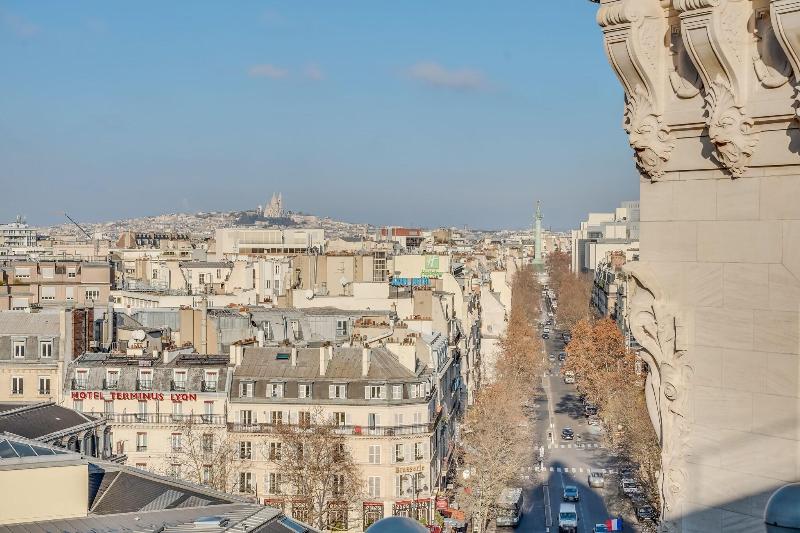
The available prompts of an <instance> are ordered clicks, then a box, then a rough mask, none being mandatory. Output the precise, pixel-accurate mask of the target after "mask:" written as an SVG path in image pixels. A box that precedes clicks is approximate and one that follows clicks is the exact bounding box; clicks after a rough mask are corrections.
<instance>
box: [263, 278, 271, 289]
mask: <svg viewBox="0 0 800 533" xmlns="http://www.w3.org/2000/svg"><path fill="white" fill-rule="evenodd" d="M269 282H270V280H268V279H265V280H264V288H265V289H269Z"/></svg>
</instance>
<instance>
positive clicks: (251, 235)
mask: <svg viewBox="0 0 800 533" xmlns="http://www.w3.org/2000/svg"><path fill="white" fill-rule="evenodd" d="M214 240H215V250H216V255H217V259H218V260H222V259H225V258H227V257H229V256H237V255H285V254H306V253H316V254H321V253H324V251H325V230H322V229H308V228H304V229H267V228H241V227H237V228H221V229H217V230H216V231H215V233H214Z"/></svg>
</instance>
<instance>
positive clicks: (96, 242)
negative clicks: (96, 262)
mask: <svg viewBox="0 0 800 533" xmlns="http://www.w3.org/2000/svg"><path fill="white" fill-rule="evenodd" d="M64 216H65V217H67V219H68V220H69V221H70V222H72V223H73V224H75V225H76V226H77V227H78V229H79V230H81V231H82V232H83V234H84V235H86V237H87V238H88V239H89V240H90V241H92V242H93V243H94V256H95V259H96V258H98V257H100V241H99V240H98V239H96V238H95V237H92V236H91V235H89V232H88V231H86V230H85V229H83V226H81V225H80V224H78V223H77V222H75V220H74V219H73V218H72V217H71V216H69V215H68V214H67V213H66V212H65V213H64Z"/></svg>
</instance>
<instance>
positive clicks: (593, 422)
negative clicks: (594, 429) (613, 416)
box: [586, 416, 600, 426]
mask: <svg viewBox="0 0 800 533" xmlns="http://www.w3.org/2000/svg"><path fill="white" fill-rule="evenodd" d="M586 423H587V424H589V425H590V426H600V417H598V416H590V417H589V420H587V421H586Z"/></svg>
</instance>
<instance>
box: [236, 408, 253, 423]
mask: <svg viewBox="0 0 800 533" xmlns="http://www.w3.org/2000/svg"><path fill="white" fill-rule="evenodd" d="M239 423H240V424H242V425H245V426H249V425H252V423H253V411H251V410H249V409H242V410H240V411H239Z"/></svg>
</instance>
